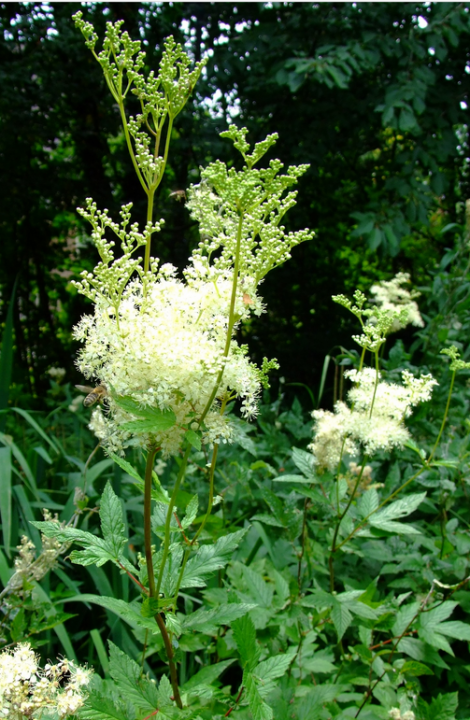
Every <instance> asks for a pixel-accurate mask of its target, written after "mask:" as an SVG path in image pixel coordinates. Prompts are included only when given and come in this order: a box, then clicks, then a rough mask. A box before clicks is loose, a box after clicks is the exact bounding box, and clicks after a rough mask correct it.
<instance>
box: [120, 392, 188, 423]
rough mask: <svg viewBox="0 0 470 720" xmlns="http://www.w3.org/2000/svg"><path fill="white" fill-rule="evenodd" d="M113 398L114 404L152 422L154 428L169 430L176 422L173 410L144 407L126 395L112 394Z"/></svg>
mask: <svg viewBox="0 0 470 720" xmlns="http://www.w3.org/2000/svg"><path fill="white" fill-rule="evenodd" d="M113 400H114V402H115V403H116V405H119V407H120V408H122V409H123V410H125V411H126V412H128V413H131V414H132V415H135V416H136V417H138V418H142V419H143V420H148V421H149V422H151V423H153V427H154V429H155V430H161V431H163V430H169V428H171V427H173V425H174V424H175V422H176V416H175V413H174V412H173V410H159V409H158V408H150V407H145V406H142V405H141V404H140V403H138V402H137V401H136V400H134V399H133V398H131V397H129V396H126V395H113Z"/></svg>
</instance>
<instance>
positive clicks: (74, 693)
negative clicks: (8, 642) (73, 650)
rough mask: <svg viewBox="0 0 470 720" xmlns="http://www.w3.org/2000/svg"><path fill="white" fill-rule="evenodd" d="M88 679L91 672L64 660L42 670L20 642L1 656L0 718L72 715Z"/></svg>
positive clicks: (80, 703)
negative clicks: (45, 714)
mask: <svg viewBox="0 0 470 720" xmlns="http://www.w3.org/2000/svg"><path fill="white" fill-rule="evenodd" d="M90 678H91V670H88V669H86V668H83V667H80V666H79V665H75V664H74V663H73V662H71V661H70V660H67V659H64V660H61V661H60V662H59V663H57V664H56V665H49V664H48V665H45V666H44V669H41V668H40V666H39V662H38V658H37V656H36V654H35V653H34V651H33V650H32V649H31V646H30V644H29V643H20V644H19V645H17V646H16V647H15V648H13V649H8V650H4V651H3V652H2V653H1V654H0V717H2V718H9V719H11V720H23V718H24V717H27V718H40V717H41V715H43V714H44V713H45V712H46V713H47V714H48V715H58V716H59V717H60V718H66V717H68V716H70V715H74V714H75V713H76V712H77V710H79V709H80V708H81V707H82V706H83V703H84V702H85V699H86V694H85V692H84V688H85V687H86V686H87V685H88V683H89V682H90Z"/></svg>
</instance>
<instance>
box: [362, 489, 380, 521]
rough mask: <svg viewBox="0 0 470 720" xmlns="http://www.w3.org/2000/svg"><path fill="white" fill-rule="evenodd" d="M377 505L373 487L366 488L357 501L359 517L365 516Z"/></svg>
mask: <svg viewBox="0 0 470 720" xmlns="http://www.w3.org/2000/svg"><path fill="white" fill-rule="evenodd" d="M378 507H379V496H378V493H377V490H376V489H375V488H371V489H370V490H367V491H366V492H365V493H364V494H363V495H362V496H361V497H360V498H359V502H358V503H357V509H358V510H359V513H360V515H361V517H363V518H365V517H367V516H368V515H370V514H371V513H373V512H374V511H375V510H377V508H378Z"/></svg>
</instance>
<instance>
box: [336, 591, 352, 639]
mask: <svg viewBox="0 0 470 720" xmlns="http://www.w3.org/2000/svg"><path fill="white" fill-rule="evenodd" d="M331 619H332V620H333V625H334V626H335V628H336V632H337V634H338V641H339V640H341V638H342V637H343V635H344V633H345V632H346V630H347V629H348V627H349V626H350V625H351V623H352V619H353V617H352V615H351V613H350V612H349V610H348V608H347V606H346V605H345V604H344V603H340V602H337V601H335V602H334V604H333V608H332V610H331Z"/></svg>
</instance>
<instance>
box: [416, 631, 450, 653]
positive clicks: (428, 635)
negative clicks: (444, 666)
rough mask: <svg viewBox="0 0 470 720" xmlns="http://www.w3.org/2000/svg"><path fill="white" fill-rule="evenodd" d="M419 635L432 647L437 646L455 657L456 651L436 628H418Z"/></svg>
mask: <svg viewBox="0 0 470 720" xmlns="http://www.w3.org/2000/svg"><path fill="white" fill-rule="evenodd" d="M418 636H419V637H420V639H421V640H424V641H425V642H427V643H428V644H429V645H431V647H434V648H437V649H438V650H444V652H446V653H448V654H449V655H452V657H454V651H453V650H452V648H451V646H450V645H449V643H448V642H447V640H446V639H445V637H444V636H443V635H441V634H440V633H439V632H437V631H436V629H435V628H432V629H430V628H422V627H420V628H418Z"/></svg>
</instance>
